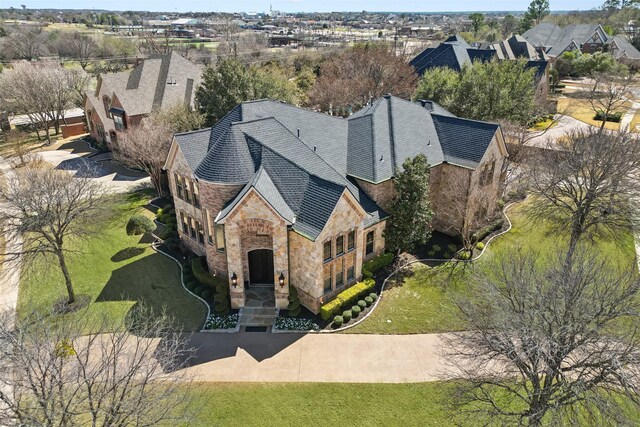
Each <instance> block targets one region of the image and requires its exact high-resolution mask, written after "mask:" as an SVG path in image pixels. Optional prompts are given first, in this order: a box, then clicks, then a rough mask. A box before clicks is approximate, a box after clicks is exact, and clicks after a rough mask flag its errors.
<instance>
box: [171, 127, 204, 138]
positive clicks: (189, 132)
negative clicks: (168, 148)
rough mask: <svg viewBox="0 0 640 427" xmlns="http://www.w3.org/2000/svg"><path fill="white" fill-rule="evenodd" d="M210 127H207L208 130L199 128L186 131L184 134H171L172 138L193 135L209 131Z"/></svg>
mask: <svg viewBox="0 0 640 427" xmlns="http://www.w3.org/2000/svg"><path fill="white" fill-rule="evenodd" d="M211 128H212V126H209V127H208V128H200V129H194V130H187V131H184V132H176V133H174V134H173V136H178V135H190V134H193V133H198V132H204V131H207V130H208V131H211Z"/></svg>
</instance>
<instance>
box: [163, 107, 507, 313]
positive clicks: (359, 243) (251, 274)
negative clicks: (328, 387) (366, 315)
mask: <svg viewBox="0 0 640 427" xmlns="http://www.w3.org/2000/svg"><path fill="white" fill-rule="evenodd" d="M421 104H422V105H421ZM420 153H423V154H425V155H426V156H427V158H428V161H429V163H430V165H431V166H432V168H431V186H432V187H431V204H432V206H433V209H434V211H435V220H434V222H433V226H434V227H435V228H436V229H437V230H441V231H444V232H450V233H454V232H455V230H457V229H458V227H459V223H460V222H461V221H463V220H464V218H474V221H477V223H478V224H480V223H482V222H483V221H484V220H486V219H488V218H489V217H491V216H492V215H493V214H494V212H495V211H496V209H497V206H496V204H497V200H498V197H499V192H500V188H501V186H500V181H501V179H502V177H501V171H502V169H503V164H504V162H505V159H506V156H507V152H506V149H505V146H504V141H503V138H502V133H501V131H500V128H499V126H498V125H495V124H490V123H484V122H478V121H472V120H466V119H461V118H457V117H455V116H453V115H452V114H450V113H449V112H447V111H446V110H444V109H442V108H441V107H440V106H438V105H437V104H434V103H431V102H427V101H423V102H422V103H412V102H409V101H405V100H402V99H399V98H396V97H392V96H385V97H382V98H380V99H378V100H375V101H373V102H372V103H371V104H370V105H368V106H367V107H365V108H364V109H362V110H361V111H358V112H357V113H355V114H353V115H352V116H351V117H350V118H349V119H342V118H336V117H332V116H328V115H325V114H320V113H316V112H312V111H308V110H304V109H301V108H297V107H293V106H291V105H288V104H285V103H281V102H276V101H270V100H261V101H251V102H244V103H242V104H240V105H238V106H237V107H236V108H235V109H234V110H232V111H231V112H230V113H229V114H228V115H227V116H226V117H224V118H223V119H222V120H221V121H220V122H218V123H217V124H216V125H215V126H214V127H212V128H208V129H202V130H198V131H194V132H188V133H182V134H176V135H175V138H174V140H173V143H172V145H171V149H170V152H169V155H168V158H167V162H166V164H165V169H167V171H168V174H169V177H170V186H171V190H172V194H173V198H174V202H175V208H176V214H177V217H178V224H179V227H178V228H179V234H180V237H181V240H182V242H183V243H184V244H185V245H186V246H187V247H189V249H191V250H192V251H193V252H195V253H197V254H199V255H204V256H206V258H207V263H208V266H209V270H210V271H211V272H213V273H215V274H218V275H222V276H226V277H228V278H229V283H230V291H231V303H232V306H233V307H234V308H239V307H243V306H244V304H245V289H246V288H247V286H252V285H256V284H260V285H265V284H267V285H271V286H274V293H275V300H276V304H277V306H278V307H280V308H282V307H286V305H287V296H288V294H289V284H291V285H293V286H295V287H296V288H297V289H298V293H299V295H300V300H301V302H302V304H303V305H304V306H306V307H307V308H309V309H310V310H311V311H313V312H316V313H317V312H318V310H319V307H320V306H321V304H323V303H324V302H327V301H328V300H330V299H331V298H332V297H333V296H335V295H336V293H338V292H339V291H341V290H343V289H345V288H346V287H348V286H349V285H350V284H352V283H354V282H355V281H356V280H358V279H359V278H360V277H361V268H362V263H363V261H364V260H366V259H369V258H371V257H373V256H375V255H377V254H380V253H382V252H383V251H384V248H385V241H384V228H385V225H386V218H387V213H386V211H385V209H388V208H389V206H390V204H391V203H392V200H393V198H394V184H393V179H394V175H395V173H396V171H397V170H401V168H402V163H403V162H404V160H406V159H407V158H411V157H414V156H416V155H418V154H420ZM452 182H455V183H456V185H450V184H451V183H452ZM458 210H462V212H457V211H458ZM468 212H472V213H473V214H472V215H466V214H467V213H468ZM476 213H477V214H476Z"/></svg>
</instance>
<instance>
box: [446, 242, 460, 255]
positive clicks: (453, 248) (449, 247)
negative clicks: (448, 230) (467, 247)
mask: <svg viewBox="0 0 640 427" xmlns="http://www.w3.org/2000/svg"><path fill="white" fill-rule="evenodd" d="M457 251H458V247H457V246H456V245H454V244H453V243H449V244H448V245H447V252H450V253H452V254H454V253H456V252H457Z"/></svg>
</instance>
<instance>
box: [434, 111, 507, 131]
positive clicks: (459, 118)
mask: <svg viewBox="0 0 640 427" xmlns="http://www.w3.org/2000/svg"><path fill="white" fill-rule="evenodd" d="M430 114H431V115H432V116H438V117H443V118H445V119H456V120H462V121H465V122H474V123H482V124H485V125H492V126H497V127H500V125H499V124H498V123H494V122H488V121H486V120H475V119H467V118H465V117H458V116H445V115H444V114H438V113H433V112H430Z"/></svg>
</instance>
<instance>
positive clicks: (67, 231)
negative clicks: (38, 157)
mask: <svg viewBox="0 0 640 427" xmlns="http://www.w3.org/2000/svg"><path fill="white" fill-rule="evenodd" d="M80 173H84V174H89V173H90V172H89V171H88V170H85V171H81V172H80ZM0 200H2V201H3V202H4V203H5V206H4V208H3V209H2V210H0V224H2V226H3V228H4V231H5V233H6V235H7V236H8V237H9V238H12V237H14V236H18V235H22V238H23V241H24V244H23V245H22V248H21V250H20V252H19V253H11V252H8V253H7V252H5V253H4V256H5V257H6V258H7V259H15V258H17V257H22V259H23V260H24V261H27V262H29V261H33V260H34V258H38V257H45V258H47V259H53V260H55V262H56V263H57V264H58V266H59V267H60V270H61V272H62V275H63V276H64V281H65V285H66V289H67V293H68V296H69V298H68V304H72V303H74V302H75V299H76V297H75V293H74V290H73V283H72V280H71V275H70V273H69V269H68V267H67V256H68V255H69V254H70V253H71V252H72V250H71V249H70V248H69V246H68V244H69V240H71V239H72V238H73V239H79V238H82V237H83V236H87V235H88V234H90V233H91V231H92V228H91V227H90V225H91V224H92V223H93V224H94V223H95V222H96V217H97V216H98V214H99V213H100V212H101V208H103V200H104V192H103V190H102V187H101V186H100V184H99V183H97V182H96V181H95V180H93V179H91V178H86V177H74V176H72V175H71V174H70V173H68V172H67V171H62V170H57V169H48V168H45V169H42V168H31V167H28V166H27V167H26V168H24V169H21V170H17V171H16V175H15V177H14V178H13V179H11V180H9V181H8V183H7V185H6V187H4V186H2V187H0Z"/></svg>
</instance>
